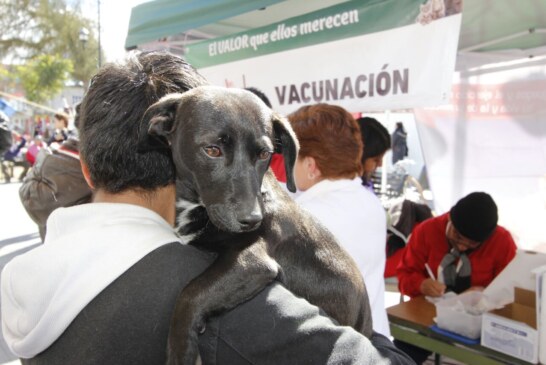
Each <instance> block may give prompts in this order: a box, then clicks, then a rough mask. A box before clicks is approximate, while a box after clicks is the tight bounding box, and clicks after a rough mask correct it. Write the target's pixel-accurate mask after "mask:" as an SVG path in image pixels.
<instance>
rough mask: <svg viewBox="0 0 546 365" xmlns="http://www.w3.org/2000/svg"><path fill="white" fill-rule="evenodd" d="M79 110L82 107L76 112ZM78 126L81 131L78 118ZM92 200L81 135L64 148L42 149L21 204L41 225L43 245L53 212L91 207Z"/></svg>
mask: <svg viewBox="0 0 546 365" xmlns="http://www.w3.org/2000/svg"><path fill="white" fill-rule="evenodd" d="M78 108H79V105H78V106H77V107H76V110H78ZM74 123H75V126H76V128H79V117H78V114H76V118H75V120H74ZM91 196H92V192H91V189H90V188H89V185H87V183H86V181H85V179H84V177H83V173H82V170H81V166H80V155H79V139H78V137H77V134H72V135H70V136H69V137H68V139H67V140H66V141H64V142H63V144H61V145H58V144H56V143H53V144H52V145H51V147H47V146H45V147H44V148H42V149H41V150H40V152H39V153H38V156H37V158H36V163H35V164H34V166H33V168H32V170H30V172H29V173H28V175H27V177H26V178H25V180H24V181H23V184H22V185H21V187H20V188H19V198H20V199H21V203H22V204H23V206H24V207H25V210H26V211H27V213H28V215H29V216H30V218H32V220H33V221H34V222H35V223H36V224H37V225H38V230H39V232H40V237H41V238H42V241H43V240H44V238H45V233H46V222H47V218H48V217H49V215H50V214H51V212H53V211H54V210H55V209H57V208H59V207H71V206H74V205H79V204H84V203H89V202H91Z"/></svg>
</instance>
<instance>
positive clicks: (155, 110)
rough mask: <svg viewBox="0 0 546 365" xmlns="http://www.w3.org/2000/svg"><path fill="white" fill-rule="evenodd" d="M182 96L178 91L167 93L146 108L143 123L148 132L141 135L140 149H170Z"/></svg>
mask: <svg viewBox="0 0 546 365" xmlns="http://www.w3.org/2000/svg"><path fill="white" fill-rule="evenodd" d="M181 98H182V94H178V93H174V94H169V95H166V96H164V97H163V98H161V99H160V100H159V101H157V102H156V103H155V104H152V105H151V106H150V107H149V108H148V109H147V110H146V112H145V113H144V116H143V117H142V123H143V125H144V127H145V128H146V131H147V133H145V134H144V135H143V136H141V137H140V141H139V149H140V150H157V149H169V146H170V142H169V136H170V134H171V133H172V132H173V130H174V128H175V125H174V121H175V119H176V110H177V109H178V105H179V104H180V102H181Z"/></svg>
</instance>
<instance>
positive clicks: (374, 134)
mask: <svg viewBox="0 0 546 365" xmlns="http://www.w3.org/2000/svg"><path fill="white" fill-rule="evenodd" d="M357 122H358V125H359V126H360V134H361V135H362V141H363V142H364V153H363V154H362V163H364V161H365V160H366V159H367V158H371V157H376V156H379V155H381V154H383V153H385V152H386V151H387V150H388V149H389V148H391V136H390V134H389V131H388V130H387V128H385V127H384V126H383V125H382V124H381V123H379V122H378V121H377V119H374V118H370V117H362V118H358V119H357Z"/></svg>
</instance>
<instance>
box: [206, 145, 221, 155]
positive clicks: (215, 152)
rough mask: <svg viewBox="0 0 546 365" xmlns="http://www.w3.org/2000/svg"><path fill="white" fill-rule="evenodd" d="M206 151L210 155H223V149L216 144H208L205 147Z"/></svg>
mask: <svg viewBox="0 0 546 365" xmlns="http://www.w3.org/2000/svg"><path fill="white" fill-rule="evenodd" d="M203 149H204V150H205V153H206V154H207V155H209V156H210V157H220V156H222V150H221V149H220V148H218V147H216V146H207V147H205V148H203Z"/></svg>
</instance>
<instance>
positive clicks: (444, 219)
mask: <svg viewBox="0 0 546 365" xmlns="http://www.w3.org/2000/svg"><path fill="white" fill-rule="evenodd" d="M497 221H498V214H497V205H496V204H495V202H494V201H493V198H491V196H490V195H489V194H487V193H483V192H474V193H471V194H469V195H467V196H465V197H464V198H462V199H461V200H459V201H458V202H457V203H456V204H455V205H454V206H453V207H452V208H451V210H450V212H448V213H445V214H443V215H441V216H438V217H434V218H430V219H427V220H426V221H424V222H422V223H421V224H419V225H418V226H416V227H415V228H414V230H413V233H412V234H411V237H410V239H409V242H408V245H407V246H406V249H405V251H404V254H403V256H402V259H401V261H400V263H399V264H398V267H397V276H398V288H399V289H400V292H401V293H402V294H405V295H408V296H410V297H412V298H413V297H417V296H420V295H426V296H431V297H439V296H442V295H443V294H444V293H445V292H446V291H453V292H455V293H462V292H464V291H467V290H481V289H483V288H485V287H486V286H487V285H489V283H491V282H492V281H493V279H494V278H495V277H496V276H497V275H498V274H499V273H500V272H501V271H502V270H503V269H504V268H505V267H506V266H507V265H508V263H509V262H510V261H511V260H512V259H513V258H514V256H515V255H516V249H517V247H516V244H515V242H514V240H513V238H512V235H511V234H510V232H508V231H507V230H506V229H504V228H503V227H501V226H498V225H497ZM426 265H428V266H429V268H430V271H431V274H432V275H430V274H429V273H428V270H427V267H426ZM431 276H433V277H431ZM395 345H396V346H397V347H398V348H400V349H401V350H403V351H405V352H406V353H407V354H408V355H410V357H412V358H413V360H414V361H415V362H416V363H417V364H421V363H422V362H423V361H424V360H426V358H427V357H428V355H429V354H430V352H428V351H426V350H423V349H420V348H416V347H415V346H412V345H409V344H407V343H403V342H401V341H395Z"/></svg>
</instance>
